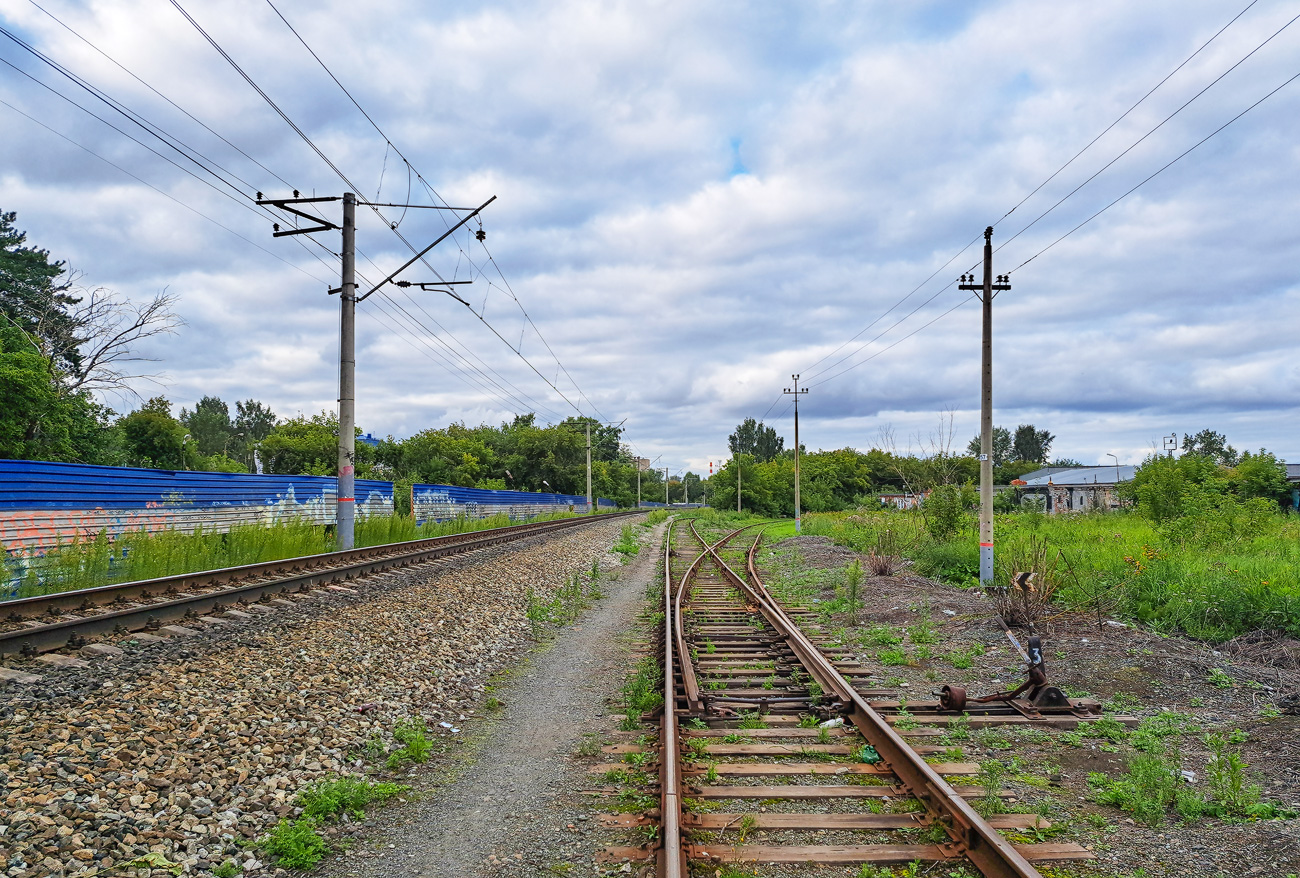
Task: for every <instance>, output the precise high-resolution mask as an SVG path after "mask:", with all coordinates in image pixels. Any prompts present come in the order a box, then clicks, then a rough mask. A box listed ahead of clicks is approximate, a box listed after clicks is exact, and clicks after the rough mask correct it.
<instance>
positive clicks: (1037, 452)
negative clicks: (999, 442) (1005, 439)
mask: <svg viewBox="0 0 1300 878" xmlns="http://www.w3.org/2000/svg"><path fill="white" fill-rule="evenodd" d="M1054 439H1056V437H1055V436H1053V435H1052V434H1051V433H1049V432H1047V431H1046V430H1036V429H1034V425H1033V424H1021V425H1020V426H1019V427H1016V435H1015V438H1014V439H1012V442H1011V456H1012V459H1013V460H1020V461H1024V462H1026V463H1043V462H1044V461H1045V460H1047V453H1048V452H1049V451H1050V450H1051V448H1052V441H1053V440H1054Z"/></svg>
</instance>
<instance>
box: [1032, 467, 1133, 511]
mask: <svg viewBox="0 0 1300 878" xmlns="http://www.w3.org/2000/svg"><path fill="white" fill-rule="evenodd" d="M1136 472H1137V467H1136V466H1133V465H1129V464H1121V465H1120V466H1115V465H1114V464H1111V465H1109V466H1072V467H1063V466H1049V467H1043V468H1042V469H1039V470H1034V471H1033V472H1032V473H1025V474H1024V475H1023V476H1021V477H1020V478H1018V479H1016V480H1015V481H1013V482H1012V483H1011V484H1012V486H1013V487H1016V488H1019V489H1020V493H1021V495H1022V496H1030V497H1042V498H1043V499H1044V501H1045V503H1046V506H1045V507H1044V508H1045V509H1046V511H1048V512H1052V513H1055V512H1089V511H1093V510H1098V509H1118V508H1119V505H1120V503H1119V494H1118V492H1117V491H1116V489H1117V488H1118V487H1119V485H1120V484H1121V483H1123V482H1131V481H1133V474H1134V473H1136Z"/></svg>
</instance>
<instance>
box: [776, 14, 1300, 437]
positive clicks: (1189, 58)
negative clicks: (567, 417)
mask: <svg viewBox="0 0 1300 878" xmlns="http://www.w3.org/2000/svg"><path fill="white" fill-rule="evenodd" d="M1257 2H1258V0H1251V2H1250V3H1248V4H1247V5H1246V6H1245V8H1243V9H1242V10H1241V11H1240V12H1238V13H1237V14H1236V15H1234V16H1233V17H1232V19H1231V20H1229V21H1228V23H1227V24H1225V25H1223V27H1221V28H1219V30H1217V31H1216V32H1215V33H1214V35H1213V36H1211V37H1210V38H1209V39H1208V40H1206V41H1205V42H1204V43H1202V44H1201V46H1200V47H1199V48H1197V49H1196V50H1195V51H1194V52H1192V53H1191V54H1190V55H1188V56H1187V57H1186V58H1184V59H1183V61H1182V62H1181V63H1179V64H1178V66H1176V67H1175V68H1174V69H1173V70H1171V71H1170V72H1169V73H1168V74H1166V75H1165V77H1164V78H1163V79H1161V80H1160V81H1159V82H1157V83H1156V84H1155V85H1154V86H1152V87H1151V88H1150V89H1149V90H1148V91H1147V92H1146V94H1144V95H1143V96H1142V97H1141V98H1139V99H1138V100H1137V102H1135V103H1134V104H1133V105H1132V106H1130V107H1129V108H1128V109H1127V110H1125V111H1124V112H1123V113H1121V114H1120V115H1119V117H1118V118H1116V119H1115V120H1114V121H1113V122H1111V123H1110V124H1109V125H1107V126H1106V127H1105V128H1104V129H1103V130H1102V131H1101V132H1100V133H1099V134H1097V135H1096V136H1095V137H1093V138H1092V140H1090V141H1089V142H1088V143H1087V144H1086V145H1084V147H1083V148H1082V149H1080V150H1079V151H1078V152H1077V153H1075V154H1074V156H1072V157H1071V158H1070V159H1069V160H1068V161H1067V162H1065V164H1063V165H1061V167H1059V168H1057V169H1056V170H1055V171H1053V172H1052V174H1051V175H1049V176H1048V177H1047V179H1045V180H1043V182H1041V183H1039V184H1038V185H1037V186H1036V187H1034V189H1033V190H1032V191H1031V192H1030V193H1029V194H1028V195H1026V196H1024V197H1023V198H1021V199H1020V201H1019V202H1017V203H1016V204H1015V205H1014V206H1013V207H1012V208H1011V209H1010V210H1008V211H1007V212H1006V213H1004V214H1003V215H1002V217H1001V218H1000V219H999V220H998V221H997V222H995V223H994V225H997V224H998V223H1000V222H1001V221H1002V220H1004V219H1006V218H1007V217H1009V216H1011V214H1012V213H1014V212H1015V211H1016V210H1017V209H1018V208H1020V207H1021V206H1022V205H1024V204H1025V202H1027V201H1028V200H1029V199H1030V198H1032V197H1033V196H1034V195H1035V194H1036V193H1038V192H1039V191H1040V190H1041V189H1042V188H1043V187H1044V186H1046V185H1047V184H1048V183H1050V182H1051V181H1052V180H1053V179H1055V178H1056V177H1057V176H1058V175H1059V174H1060V173H1061V172H1062V171H1064V170H1065V169H1066V168H1068V167H1069V166H1070V165H1071V164H1073V163H1074V162H1075V160H1077V159H1078V158H1079V157H1080V156H1082V155H1083V154H1084V153H1085V152H1087V151H1088V149H1089V148H1091V147H1092V146H1093V144H1095V143H1096V142H1097V141H1099V140H1100V139H1101V138H1102V137H1103V136H1105V135H1106V133H1107V132H1109V131H1110V130H1111V129H1113V128H1114V127H1115V126H1116V125H1118V124H1119V123H1120V122H1122V121H1123V120H1124V119H1125V118H1126V117H1127V116H1128V115H1129V114H1130V113H1132V112H1133V111H1134V110H1135V109H1137V108H1138V106H1140V105H1141V104H1142V103H1143V102H1144V101H1146V99H1147V98H1149V97H1151V95H1152V94H1154V93H1155V92H1156V91H1157V90H1158V89H1159V88H1160V87H1161V86H1162V85H1164V84H1165V83H1166V82H1168V81H1169V80H1170V79H1171V78H1172V77H1173V76H1174V74H1176V73H1177V72H1178V71H1179V70H1181V69H1183V67H1185V66H1186V65H1187V64H1188V63H1189V62H1191V61H1192V59H1194V58H1195V57H1196V56H1197V55H1199V54H1200V53H1201V52H1202V51H1204V50H1205V48H1206V47H1207V46H1209V45H1210V44H1211V43H1213V42H1214V41H1215V40H1216V39H1218V37H1219V36H1220V35H1221V34H1222V33H1223V32H1224V31H1226V30H1227V29H1228V28H1229V27H1231V26H1232V25H1233V24H1234V23H1235V22H1236V21H1237V20H1238V19H1239V18H1241V16H1243V15H1244V14H1245V13H1246V12H1247V11H1249V10H1250V9H1251V7H1253V6H1254V5H1255V4H1256V3H1257ZM1298 17H1300V16H1298ZM1294 21H1295V19H1292V20H1291V21H1290V22H1287V24H1286V25H1284V26H1283V27H1282V28H1281V29H1280V30H1279V31H1278V32H1277V33H1274V34H1273V35H1272V36H1270V37H1269V38H1268V39H1266V40H1265V41H1264V42H1263V43H1261V44H1260V45H1259V46H1256V47H1255V49H1254V50H1252V51H1251V52H1250V53H1249V54H1248V55H1246V56H1245V57H1244V58H1242V59H1241V60H1240V61H1238V62H1237V63H1236V64H1234V65H1233V66H1232V67H1230V68H1229V69H1228V70H1226V71H1224V72H1223V73H1222V74H1220V75H1219V77H1218V78H1216V79H1215V80H1214V82H1211V83H1210V85H1207V86H1206V87H1205V88H1203V89H1201V91H1200V92H1198V93H1197V94H1196V95H1195V96H1193V97H1192V99H1191V100H1189V101H1188V102H1187V103H1186V104H1184V105H1183V106H1182V107H1180V108H1179V109H1178V110H1177V111H1175V112H1174V113H1173V114H1172V115H1170V116H1169V118H1167V119H1165V120H1164V122H1167V121H1169V119H1172V118H1173V116H1175V115H1177V114H1178V113H1179V112H1181V111H1182V110H1183V109H1184V108H1185V107H1186V106H1187V105H1188V104H1190V103H1191V102H1192V101H1194V100H1196V98H1198V97H1200V95H1201V94H1203V93H1204V92H1205V91H1206V90H1208V89H1209V88H1210V86H1213V85H1214V84H1215V83H1216V82H1218V81H1219V80H1220V79H1222V78H1223V77H1224V76H1226V75H1227V74H1228V73H1230V72H1232V70H1233V69H1235V68H1236V67H1237V66H1239V65H1240V64H1241V63H1242V62H1243V61H1245V60H1246V59H1247V58H1249V57H1250V56H1251V55H1253V54H1254V53H1255V52H1256V51H1258V50H1259V49H1260V48H1262V47H1263V46H1264V45H1265V44H1267V43H1268V42H1269V41H1270V40H1272V39H1273V37H1276V36H1277V34H1278V33H1281V32H1282V30H1285V29H1286V28H1287V27H1290V25H1291V24H1292V22H1294ZM1164 122H1161V123H1160V125H1163V124H1164ZM1160 125H1157V126H1156V128H1153V129H1152V130H1151V131H1149V132H1147V134H1146V135H1144V136H1143V137H1142V138H1141V139H1140V140H1138V141H1137V142H1136V143H1134V144H1132V145H1131V146H1129V147H1128V149H1126V150H1125V151H1124V152H1123V153H1120V155H1118V156H1116V157H1115V158H1114V159H1112V160H1111V161H1110V162H1109V163H1107V164H1106V165H1105V166H1104V167H1103V168H1102V169H1101V170H1099V171H1098V172H1097V173H1096V174H1093V176H1092V177H1089V178H1088V180H1085V181H1084V183H1082V184H1080V186H1079V187H1076V189H1075V190H1074V191H1072V192H1071V193H1069V194H1068V195H1066V196H1065V198H1062V199H1061V201H1058V202H1057V204H1055V205H1053V206H1052V208H1050V209H1049V210H1048V211H1047V212H1046V213H1044V214H1043V215H1042V216H1040V217H1038V219H1035V220H1034V221H1033V222H1034V223H1036V222H1038V220H1039V219H1042V218H1043V216H1046V215H1047V213H1050V212H1051V211H1052V210H1055V209H1056V207H1058V206H1060V204H1061V203H1062V202H1064V201H1065V200H1066V199H1068V198H1069V197H1070V196H1071V195H1073V194H1074V193H1075V192H1077V191H1078V190H1079V189H1081V188H1082V187H1083V186H1084V185H1086V184H1087V183H1088V182H1089V181H1090V180H1091V179H1093V178H1094V177H1096V176H1097V175H1098V174H1100V173H1101V172H1102V171H1104V170H1106V168H1109V167H1110V166H1111V165H1112V164H1114V163H1115V162H1116V161H1118V160H1119V159H1120V158H1122V157H1123V155H1124V154H1126V153H1127V152H1129V151H1130V150H1132V149H1133V148H1134V147H1136V146H1137V145H1138V143H1141V142H1142V140H1145V139H1146V137H1148V136H1150V134H1152V133H1154V131H1155V130H1156V129H1158V128H1159V127H1160ZM1030 225H1033V223H1030ZM1028 228H1029V226H1026V227H1025V228H1024V229H1021V230H1020V232H1017V233H1016V234H1015V235H1013V236H1012V237H1011V238H1008V239H1007V240H1006V241H1003V242H1002V243H1001V244H999V245H998V249H999V250H1001V249H1002V247H1005V246H1006V245H1007V244H1009V243H1010V242H1011V241H1012V240H1014V239H1015V238H1016V237H1018V236H1019V235H1020V234H1021V233H1023V232H1024V231H1026V230H1027V229H1028ZM978 241H979V236H978V235H976V236H975V238H973V239H972V240H971V241H970V242H969V243H968V244H966V246H965V247H963V248H961V250H959V251H957V252H956V253H954V254H953V255H952V257H950V258H949V259H948V261H947V262H945V263H944V264H943V265H942V266H940V267H939V269H937V270H936V271H935V272H933V273H932V274H931V275H930V276H929V277H927V278H926V279H925V280H924V281H922V282H921V283H920V284H918V285H917V286H916V287H915V288H913V289H912V291H911V292H909V293H908V294H907V295H905V296H903V297H902V298H901V299H899V300H898V301H897V302H895V303H894V304H893V305H891V306H890V307H889V308H887V309H886V310H885V311H884V312H883V313H882V314H881V315H880V316H879V317H877V318H876V319H875V320H872V321H871V323H868V324H867V325H866V326H865V327H863V328H862V329H861V330H859V331H858V332H857V333H856V334H855V335H854V336H853V337H852V338H850V339H848V340H847V341H845V342H843V343H842V344H840V345H839V346H838V347H836V348H835V349H834V350H832V351H831V352H830V353H828V354H826V355H825V356H823V357H822V358H821V359H819V360H818V361H817V362H815V363H813V364H812V366H810V367H808V369H806V370H805V371H806V372H810V373H811V375H810V377H816V376H817V375H820V374H824V373H825V372H827V371H829V370H830V369H832V368H834V367H835V365H838V363H842V362H844V360H845V359H848V358H849V357H852V356H855V355H856V354H857V353H858V352H860V351H862V350H863V349H865V348H866V347H868V346H869V345H871V344H872V343H873V342H874V341H876V340H877V339H879V338H880V336H879V335H877V336H876V337H875V338H873V339H872V340H871V341H868V342H866V343H864V344H862V345H860V346H858V347H857V348H855V349H854V351H853V352H852V353H850V354H849V355H848V357H843V358H841V359H840V360H837V361H836V363H833V364H831V366H828V367H827V368H825V369H822V370H821V372H812V369H814V368H815V367H816V366H818V365H819V364H821V363H822V362H824V361H825V360H826V359H828V358H829V357H831V356H834V355H835V354H836V353H838V352H839V351H841V350H843V349H844V347H846V346H847V345H849V344H851V343H852V342H853V341H855V340H856V339H858V338H860V337H861V336H862V335H863V334H864V333H865V332H867V331H868V330H869V329H871V327H872V326H874V325H876V324H877V323H879V322H880V321H881V320H882V319H884V317H885V316H887V315H888V314H889V313H890V312H891V311H893V310H894V309H896V308H898V307H899V306H900V305H902V304H903V303H904V302H906V301H907V300H908V299H910V298H911V297H912V296H913V295H915V294H916V292H917V291H919V290H920V289H922V288H923V287H924V286H926V285H927V284H928V283H930V281H931V280H933V279H934V278H935V276H936V275H938V274H939V272H940V271H943V269H944V268H946V267H947V266H948V265H950V264H952V262H953V260H955V259H957V258H958V257H960V256H961V254H962V253H965V252H966V251H967V250H969V249H970V247H971V246H972V245H973V244H975V243H977V242H978ZM949 286H951V284H949ZM941 292H942V291H941ZM933 298H934V297H931V299H933ZM923 304H925V303H923ZM918 310H919V309H918ZM915 313H916V310H913V311H912V312H911V313H909V314H908V315H907V316H905V317H904V318H902V319H901V320H898V321H896V322H895V323H894V324H893V325H892V326H890V327H889V329H887V330H885V332H889V331H890V330H892V329H893V328H894V327H897V326H898V325H900V324H901V323H903V322H904V321H906V320H907V319H908V317H911V315H912V314H915ZM883 334H884V333H882V335H883ZM863 362H866V361H865V360H864V361H863ZM837 374H843V373H842V372H841V373H837ZM779 402H780V398H779V397H778V399H777V400H776V401H774V402H773V403H772V405H771V406H769V407H768V412H769V413H770V412H771V410H772V409H773V408H775V406H776V405H777V403H779ZM764 417H766V414H765V415H764Z"/></svg>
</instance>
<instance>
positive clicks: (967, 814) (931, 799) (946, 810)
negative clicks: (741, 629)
mask: <svg viewBox="0 0 1300 878" xmlns="http://www.w3.org/2000/svg"><path fill="white" fill-rule="evenodd" d="M761 542H762V534H759V536H758V538H757V539H755V541H754V545H753V546H752V547H750V549H749V552H748V553H747V558H746V563H747V567H748V571H749V575H750V580H751V582H750V583H745V581H744V580H743V579H742V578H741V577H739V576H737V575H736V573H735V571H733V570H731V568H730V567H728V566H727V565H726V564H725V562H723V561H722V559H721V558H719V557H717V555H716V553H714V556H715V558H717V561H718V563H719V564H720V565H721V566H722V568H723V569H724V571H725V573H724V575H725V576H726V578H728V579H730V580H732V581H733V583H735V584H737V585H739V586H741V587H742V588H745V589H746V590H747V591H749V592H750V594H751V595H753V596H754V598H755V599H756V600H758V601H759V605H760V608H761V609H762V611H763V614H764V616H766V617H767V618H768V621H769V622H770V623H772V625H773V626H774V627H775V628H777V630H778V631H780V632H781V633H782V636H784V637H785V638H786V640H787V642H789V643H790V645H791V648H792V649H793V648H794V645H795V643H799V644H800V646H801V650H800V651H802V652H804V653H806V654H807V655H808V656H809V660H810V661H812V662H813V663H814V664H816V665H817V666H819V668H820V672H821V675H824V676H825V677H826V678H828V679H830V680H833V681H835V684H836V685H835V690H836V691H843V692H847V694H848V700H847V702H846V705H847V706H848V707H849V708H850V710H851V713H850V719H851V721H852V722H853V725H854V726H855V727H857V729H858V731H859V732H860V733H861V734H862V736H863V737H864V738H865V739H866V740H867V742H868V743H869V744H871V746H873V747H875V748H876V752H877V753H879V754H880V756H881V758H882V760H883V761H884V764H885V765H886V766H888V768H889V769H890V770H891V771H892V772H893V773H894V775H895V776H896V777H897V778H898V779H899V782H900V786H902V787H903V788H904V789H905V790H906V791H907V792H908V793H909V794H910V795H912V796H914V797H916V798H917V799H918V800H920V801H921V803H922V804H923V805H925V808H926V810H927V811H929V812H930V813H931V815H933V816H934V818H935V819H936V820H937V821H938V822H939V823H941V825H942V826H943V827H944V829H945V831H946V832H947V833H948V836H949V837H950V838H951V839H952V840H951V841H950V842H949V843H948V844H946V845H943V846H942V848H943V850H944V851H945V853H951V854H952V855H954V856H958V855H961V856H965V857H967V858H968V859H970V861H971V862H972V863H973V864H974V865H975V867H976V868H977V869H979V870H980V873H981V874H983V875H984V876H986V878H1041V875H1040V873H1039V872H1038V870H1037V869H1035V868H1034V867H1033V866H1032V865H1031V864H1030V862H1029V861H1028V860H1027V859H1025V858H1024V856H1023V855H1021V853H1020V852H1019V851H1017V850H1016V849H1015V848H1014V847H1013V846H1012V845H1011V844H1010V843H1009V842H1008V841H1007V840H1006V839H1004V838H1003V837H1002V835H1001V834H1000V833H999V832H998V831H997V830H995V829H994V828H993V827H992V826H990V825H989V824H988V823H987V822H986V821H985V820H984V818H983V817H981V816H980V815H979V813H978V812H976V811H975V809H974V808H972V807H971V806H970V805H969V804H968V803H967V802H966V800H965V799H963V798H962V797H961V796H959V795H958V794H957V792H956V791H955V790H954V789H953V788H952V786H951V785H950V784H949V783H948V782H947V781H945V780H944V779H943V777H941V776H940V775H939V773H938V772H936V771H935V770H934V769H933V768H932V767H931V766H930V765H929V764H928V763H927V762H926V761H925V760H924V759H923V758H921V756H920V755H919V754H918V753H917V752H916V751H915V750H913V749H912V748H911V747H909V746H908V745H907V743H906V742H905V741H904V740H903V738H902V736H901V735H899V734H898V733H897V732H896V731H894V729H893V728H892V727H891V726H890V725H889V723H888V722H886V721H885V719H884V718H883V717H882V716H881V715H880V714H879V713H877V712H876V711H875V710H874V709H873V708H872V707H871V705H870V704H868V703H867V701H866V699H864V698H863V697H862V696H861V695H859V694H858V693H857V691H856V690H854V689H853V687H852V686H850V685H849V683H848V681H847V680H845V679H844V677H843V676H842V675H841V674H840V672H839V670H838V669H836V667H835V666H834V664H832V662H831V661H830V659H828V658H827V657H826V656H824V655H823V654H822V653H821V651H820V650H818V649H817V647H816V646H814V645H813V643H812V641H811V640H809V639H808V637H807V635H805V634H804V633H803V631H802V630H801V629H800V628H799V626H798V625H796V624H795V623H794V622H793V621H791V619H790V618H789V617H788V616H787V615H786V613H785V611H784V610H783V609H782V608H781V606H780V604H778V603H777V602H776V601H775V600H774V599H773V598H772V597H771V595H770V594H768V592H767V588H766V586H764V585H763V584H762V578H761V577H760V576H759V575H758V570H757V567H756V566H755V565H754V555H755V553H756V552H757V550H758V546H759V544H760V543H761ZM754 583H756V584H757V587H752V584H754ZM797 652H799V651H797ZM800 661H801V662H803V661H804V659H803V657H802V655H801V656H800ZM805 667H806V668H807V669H808V671H809V673H812V674H814V676H818V675H817V672H814V670H813V667H812V666H810V665H808V664H807V663H806V662H805Z"/></svg>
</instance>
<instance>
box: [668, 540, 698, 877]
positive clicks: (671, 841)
mask: <svg viewBox="0 0 1300 878" xmlns="http://www.w3.org/2000/svg"><path fill="white" fill-rule="evenodd" d="M672 551H673V522H672V520H671V519H670V520H669V522H668V533H667V536H666V537H665V539H664V710H663V716H662V717H661V718H660V732H659V742H660V746H661V748H662V750H661V752H660V754H659V813H660V815H661V821H662V827H663V839H662V843H663V848H662V849H661V851H660V855H659V864H658V874H659V878H683V876H686V875H688V874H689V872H688V871H687V866H686V847H685V846H684V845H683V844H682V796H681V790H682V761H681V744H680V742H679V741H678V737H677V687H676V686H675V685H674V678H675V676H676V675H675V673H674V660H673V659H674V656H673V645H674V642H675V641H676V642H680V641H677V639H676V638H674V636H673V634H672V633H671V632H670V631H669V620H670V619H671V618H672V616H673V603H674V601H673V587H672V586H673V559H672ZM695 563H696V564H698V563H699V558H697V559H695ZM692 566H694V565H692ZM678 628H679V629H680V626H678ZM678 649H679V650H680V649H681V647H680V646H678ZM683 654H685V653H683ZM697 694H698V689H697Z"/></svg>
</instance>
